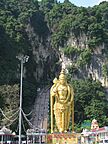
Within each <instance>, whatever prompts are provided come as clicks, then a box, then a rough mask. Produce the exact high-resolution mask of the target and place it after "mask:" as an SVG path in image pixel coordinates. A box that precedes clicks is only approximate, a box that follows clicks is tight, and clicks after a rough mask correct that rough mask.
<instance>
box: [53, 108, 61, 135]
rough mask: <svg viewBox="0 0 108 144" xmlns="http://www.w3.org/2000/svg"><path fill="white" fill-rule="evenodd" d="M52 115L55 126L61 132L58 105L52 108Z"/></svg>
mask: <svg viewBox="0 0 108 144" xmlns="http://www.w3.org/2000/svg"><path fill="white" fill-rule="evenodd" d="M54 115H55V121H56V126H57V128H58V130H59V132H61V128H62V113H61V110H60V109H59V108H58V107H56V108H55V109H54Z"/></svg>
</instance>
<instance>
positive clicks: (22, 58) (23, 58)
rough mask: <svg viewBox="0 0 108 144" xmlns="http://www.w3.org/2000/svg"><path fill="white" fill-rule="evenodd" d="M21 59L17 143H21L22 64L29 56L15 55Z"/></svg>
mask: <svg viewBox="0 0 108 144" xmlns="http://www.w3.org/2000/svg"><path fill="white" fill-rule="evenodd" d="M16 58H18V60H20V61H21V77H20V106H19V144H21V120H22V115H21V111H22V78H23V64H24V63H25V62H28V59H29V56H27V55H25V56H24V55H19V56H16Z"/></svg>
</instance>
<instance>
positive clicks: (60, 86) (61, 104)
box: [50, 70, 74, 133]
mask: <svg viewBox="0 0 108 144" xmlns="http://www.w3.org/2000/svg"><path fill="white" fill-rule="evenodd" d="M53 83H54V84H53V86H52V87H51V90H50V105H51V133H53V132H54V130H53V129H54V126H53V125H54V116H55V123H56V126H57V128H58V131H59V132H67V130H68V128H69V122H70V116H71V114H72V131H74V92H73V88H72V87H71V86H70V85H69V84H68V83H67V80H66V76H65V73H64V70H62V71H61V72H60V75H59V79H57V78H55V79H54V80H53Z"/></svg>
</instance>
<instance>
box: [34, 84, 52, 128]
mask: <svg viewBox="0 0 108 144" xmlns="http://www.w3.org/2000/svg"><path fill="white" fill-rule="evenodd" d="M48 107H49V87H48V86H47V87H45V88H43V89H40V91H38V95H37V97H36V100H35V103H34V109H33V114H32V118H33V119H32V124H33V125H34V126H35V127H37V128H40V129H46V130H47V121H48Z"/></svg>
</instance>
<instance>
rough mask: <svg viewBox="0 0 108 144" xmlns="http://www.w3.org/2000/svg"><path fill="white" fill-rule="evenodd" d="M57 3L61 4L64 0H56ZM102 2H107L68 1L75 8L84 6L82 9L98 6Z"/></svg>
mask: <svg viewBox="0 0 108 144" xmlns="http://www.w3.org/2000/svg"><path fill="white" fill-rule="evenodd" d="M58 1H60V2H63V1H64V0H58ZM102 1H108V0H70V2H72V3H73V4H75V5H76V6H84V7H88V6H91V7H92V6H94V5H98V4H99V3H100V2H102Z"/></svg>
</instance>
